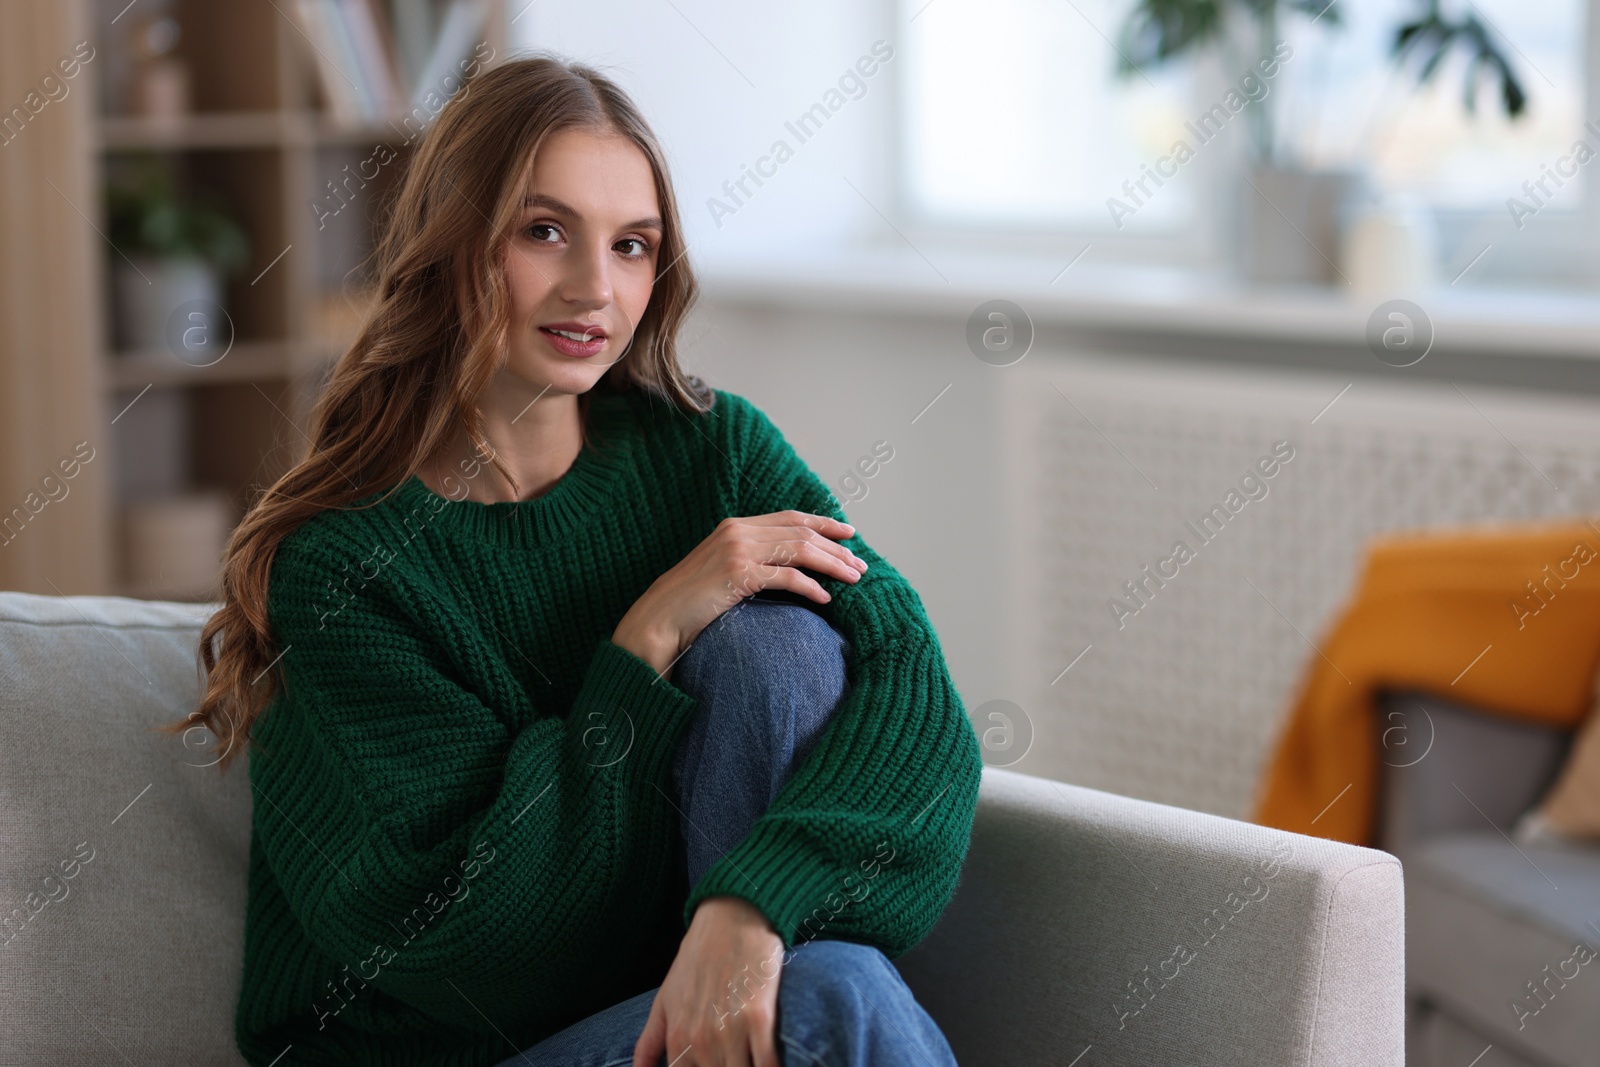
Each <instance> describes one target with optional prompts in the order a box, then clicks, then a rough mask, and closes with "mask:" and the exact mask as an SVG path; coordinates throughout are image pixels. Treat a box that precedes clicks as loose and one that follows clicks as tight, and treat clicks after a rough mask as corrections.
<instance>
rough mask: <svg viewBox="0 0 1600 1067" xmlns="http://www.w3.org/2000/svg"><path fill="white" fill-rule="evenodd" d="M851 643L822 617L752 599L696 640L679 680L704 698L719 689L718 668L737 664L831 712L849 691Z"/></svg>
mask: <svg viewBox="0 0 1600 1067" xmlns="http://www.w3.org/2000/svg"><path fill="white" fill-rule="evenodd" d="M848 649H849V642H848V641H847V640H846V639H845V637H844V635H843V634H841V633H840V632H839V631H838V630H836V629H834V628H833V626H832V625H831V624H829V622H828V620H827V619H825V618H823V617H822V616H821V615H820V614H818V613H817V612H815V611H812V610H811V609H809V608H806V607H804V606H802V605H800V604H793V603H788V602H786V601H780V600H763V599H758V598H750V597H747V598H745V599H744V600H741V601H740V602H739V603H737V604H735V605H734V606H733V607H731V608H729V609H728V610H727V611H725V612H723V613H722V614H721V615H719V616H717V618H715V619H713V620H712V621H711V623H710V624H709V625H708V626H706V628H705V629H704V630H701V631H700V634H699V635H698V636H697V637H696V638H695V639H694V642H693V643H692V644H691V645H690V646H689V650H688V651H687V652H685V653H684V654H683V657H682V659H681V660H680V662H679V664H678V670H677V672H676V674H675V675H674V680H675V681H676V682H677V683H678V684H679V686H680V687H681V688H683V689H684V691H685V692H688V693H690V694H691V695H695V696H698V695H700V693H699V692H697V690H699V689H700V688H701V687H704V686H707V685H712V684H715V681H716V676H717V673H718V672H717V669H716V667H715V666H714V664H716V663H717V662H719V661H720V662H724V663H737V664H738V665H739V669H740V670H741V672H748V673H750V674H753V675H754V676H756V677H758V678H761V679H765V680H770V681H772V682H774V683H781V684H782V686H783V687H784V689H785V690H786V691H787V692H789V693H791V694H795V695H799V694H801V693H808V694H811V695H812V696H813V698H814V699H815V700H816V701H818V702H820V703H824V704H826V705H828V706H831V705H832V704H834V703H836V702H837V701H838V699H839V697H840V696H842V695H843V693H844V690H845V684H846V680H845V658H844V657H845V653H846V652H847V651H848Z"/></svg>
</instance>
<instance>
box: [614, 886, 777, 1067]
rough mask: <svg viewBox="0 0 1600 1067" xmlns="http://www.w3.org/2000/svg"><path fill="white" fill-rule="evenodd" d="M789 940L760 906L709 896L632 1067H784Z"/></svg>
mask: <svg viewBox="0 0 1600 1067" xmlns="http://www.w3.org/2000/svg"><path fill="white" fill-rule="evenodd" d="M782 971H783V939H782V938H780V937H779V936H778V932H777V931H776V930H774V929H773V928H772V924H771V923H770V922H768V921H767V918H766V916H764V915H762V914H761V912H760V911H758V910H757V909H756V908H755V907H754V905H752V904H750V903H749V902H748V901H746V900H743V899H741V898H739V897H707V898H706V899H705V900H703V901H701V902H700V906H699V907H697V908H695V910H694V918H693V920H691V921H690V923H689V932H688V933H686V934H684V936H683V943H682V944H680V945H679V946H678V955H677V957H676V958H675V959H674V960H673V961H672V967H671V968H670V969H669V970H668V971H667V977H666V980H665V981H663V982H662V983H661V988H660V989H658V990H657V991H656V999H655V1002H654V1003H653V1004H651V1005H650V1018H649V1020H648V1021H647V1022H646V1023H645V1025H644V1033H642V1034H640V1035H639V1041H638V1043H637V1044H635V1045H634V1047H633V1067H658V1065H659V1064H660V1063H661V1061H662V1058H663V1056H665V1058H666V1060H667V1061H668V1062H669V1063H670V1064H671V1067H778V1051H777V1045H778V1035H777V1021H778V980H779V979H780V978H781V977H782Z"/></svg>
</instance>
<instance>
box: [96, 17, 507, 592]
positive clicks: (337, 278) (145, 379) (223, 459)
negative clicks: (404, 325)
mask: <svg viewBox="0 0 1600 1067" xmlns="http://www.w3.org/2000/svg"><path fill="white" fill-rule="evenodd" d="M79 2H82V3H85V4H86V5H87V6H88V9H87V16H88V17H87V18H86V20H85V21H86V24H88V25H91V26H92V27H94V30H95V38H94V45H95V48H96V49H97V50H99V51H100V55H101V56H102V57H103V61H102V63H101V65H100V69H99V71H98V73H99V77H100V78H101V99H100V102H99V107H98V110H97V116H96V120H95V122H94V123H93V127H92V130H93V132H92V136H91V141H92V144H91V150H90V159H91V165H92V166H93V167H95V168H96V171H97V180H96V183H95V188H96V189H97V190H98V191H99V193H100V194H101V195H100V196H99V197H98V199H99V203H98V204H97V205H96V206H97V209H98V210H99V212H100V216H101V217H100V219H99V220H98V221H97V223H96V224H97V226H98V227H99V229H101V231H102V232H106V231H107V228H108V223H107V221H106V215H107V208H106V200H105V195H104V194H105V191H106V188H107V183H108V182H110V181H111V180H112V179H113V177H114V175H115V174H117V173H119V169H118V168H123V169H126V167H127V166H128V165H129V161H130V160H131V159H133V158H135V157H137V156H140V155H143V154H146V153H153V154H155V155H156V156H158V157H159V158H161V159H164V160H168V161H170V163H171V165H172V167H173V171H174V173H175V175H176V176H177V178H178V179H179V186H180V188H181V189H182V190H183V191H184V194H185V195H188V194H191V193H194V192H196V191H200V190H204V191H206V192H208V193H210V194H213V195H215V196H216V197H218V198H219V199H220V201H221V202H222V203H223V204H225V206H226V210H227V211H228V213H229V214H230V215H231V216H232V217H233V218H234V219H235V220H236V221H237V222H239V223H240V224H241V225H242V226H243V229H244V231H245V233H246V235H247V237H248V241H249V255H248V261H247V262H246V263H245V265H244V266H243V268H242V269H240V270H239V271H237V273H235V274H234V275H232V276H230V277H228V278H226V279H225V281H224V283H223V287H222V299H221V301H220V303H221V304H222V306H223V307H224V308H225V309H226V312H227V317H228V319H229V320H231V323H232V327H233V331H232V333H233V340H232V344H231V347H229V348H227V350H226V355H224V356H222V357H221V358H220V359H217V360H216V361H215V362H213V363H210V364H209V365H205V366H199V365H194V364H193V363H189V362H185V361H184V360H182V359H180V358H178V356H177V355H175V354H174V353H173V352H171V351H166V350H163V349H162V348H161V347H149V346H146V347H142V348H134V349H131V350H130V349H125V348H123V347H121V346H119V344H118V342H117V337H118V335H117V332H116V331H115V329H114V328H113V325H112V324H113V321H114V316H115V309H116V308H117V306H118V296H117V282H116V277H117V274H118V272H119V271H125V269H126V268H123V267H120V266H119V264H120V263H122V262H124V260H125V257H124V255H123V253H122V252H120V251H119V250H118V249H116V248H114V247H113V246H112V245H111V244H110V243H109V242H107V241H101V242H99V243H98V245H97V248H98V254H99V255H98V262H97V263H96V268H97V271H98V274H99V276H100V284H99V286H98V289H99V294H100V295H99V299H101V301H102V303H103V311H104V315H103V316H102V320H103V321H104V322H105V324H106V328H105V330H104V332H103V334H104V335H103V336H102V338H101V342H100V349H101V351H100V358H101V359H102V360H103V362H104V366H105V369H106V373H105V375H104V380H105V382H106V383H107V384H106V388H107V391H108V394H109V395H108V396H107V397H106V405H105V406H106V409H107V410H108V412H109V413H110V414H109V415H108V417H114V418H115V422H113V424H112V433H113V436H112V438H111V440H110V447H111V452H112V456H113V469H114V474H113V479H112V481H113V488H112V495H113V514H114V515H115V516H116V523H115V528H114V530H113V537H114V540H115V545H114V548H113V553H112V555H113V559H114V560H115V561H116V562H115V565H114V570H113V573H114V575H116V578H115V581H114V587H113V588H112V589H111V590H110V591H111V592H114V593H119V594H122V595H127V596H139V597H158V598H163V599H178V600H209V599H212V598H214V597H215V596H216V595H217V587H216V577H217V571H218V567H217V566H216V565H214V564H215V562H216V561H215V560H214V559H213V558H208V557H214V556H215V555H216V552H217V551H220V545H215V547H212V543H213V542H214V541H216V539H217V538H219V537H222V536H225V533H226V530H227V529H231V526H232V525H233V524H234V523H236V522H237V521H238V518H239V517H240V516H242V514H243V513H244V510H245V508H246V507H247V506H248V505H249V504H250V502H251V501H252V500H253V499H254V498H255V496H256V495H257V494H258V493H259V492H260V490H262V489H264V488H265V487H266V486H267V485H269V484H271V482H272V481H273V480H274V479H275V478H276V477H278V475H280V474H281V473H282V472H283V471H284V470H286V469H287V468H288V466H289V464H290V463H291V462H292V460H293V458H294V457H295V456H296V455H297V454H298V453H299V451H300V449H302V448H304V447H305V441H306V436H305V435H306V432H307V428H308V420H309V414H310V411H311V407H312V404H313V402H314V401H315V399H316V395H317V391H318V389H319V387H320V384H321V382H322V381H323V380H324V379H325V376H326V374H327V372H328V370H329V369H330V368H331V366H332V364H333V362H334V361H335V360H336V359H337V358H338V357H339V356H340V355H341V354H342V353H343V352H344V350H345V349H346V348H347V347H348V345H349V343H350V342H351V341H352V340H353V339H354V336H355V331H356V329H357V326H358V324H359V322H360V320H361V318H362V316H363V315H364V313H365V311H366V309H367V308H368V307H369V306H370V299H371V298H370V283H369V280H368V279H366V278H364V277H363V276H362V273H361V271H360V270H358V269H357V268H358V266H359V265H361V264H362V261H363V260H364V258H365V256H366V255H367V253H368V252H369V251H370V250H371V248H372V246H373V242H374V239H375V236H376V227H377V224H378V221H379V219H380V218H381V214H382V212H383V210H384V209H385V207H386V204H387V199H388V197H389V195H390V194H392V193H393V192H394V190H395V189H396V187H397V184H398V181H399V178H400V175H401V173H402V172H403V168H404V166H405V164H406V161H407V159H408V156H409V152H410V151H411V148H412V147H414V145H415V139H414V138H411V131H412V130H414V129H416V128H418V127H419V126H420V125H422V123H423V121H424V120H426V119H427V118H428V117H429V116H428V112H427V111H426V110H425V109H424V110H421V111H416V112H412V111H411V107H410V101H409V99H405V100H402V102H401V104H400V106H399V108H398V109H396V108H393V107H391V108H389V109H387V110H385V111H383V112H382V113H381V114H380V113H372V112H370V111H369V112H368V113H354V114H353V113H352V110H351V106H350V99H349V97H350V95H351V93H350V92H346V91H343V90H341V92H342V93H343V95H344V96H345V97H346V99H345V100H343V101H340V100H338V99H336V97H337V96H339V95H340V93H334V92H330V91H329V89H328V85H327V79H328V77H329V75H330V72H329V69H328V66H327V65H328V64H329V61H330V58H331V57H333V56H338V55H345V56H346V57H348V53H340V52H338V50H337V49H336V48H335V47H334V45H333V44H332V43H330V42H329V41H327V40H326V39H322V40H319V41H318V46H320V47H318V46H314V45H313V44H312V39H314V38H316V36H317V26H316V25H315V17H316V16H310V17H308V16H307V15H306V14H305V9H306V8H315V7H317V6H318V5H320V6H321V9H322V12H321V15H320V17H321V18H322V19H323V20H324V22H323V29H324V30H325V29H326V19H327V18H328V17H329V15H328V12H329V11H333V10H336V9H337V7H338V5H340V4H354V5H361V4H371V5H373V7H372V9H373V10H375V11H377V12H378V13H379V14H378V17H377V19H376V20H375V23H374V24H375V25H377V26H379V27H380V28H381V29H382V31H383V33H384V34H385V35H386V36H390V35H392V33H393V30H394V28H395V27H396V26H397V25H400V26H403V27H404V28H405V29H409V30H410V31H411V35H410V37H408V38H406V39H405V40H402V41H400V42H399V44H398V45H390V47H391V48H392V51H391V52H390V55H391V56H400V57H405V56H407V55H412V56H415V55H421V54H427V53H428V52H429V51H430V49H429V48H428V44H429V42H428V41H427V40H419V38H418V36H417V32H418V28H419V27H422V28H423V29H424V30H430V29H431V32H432V33H433V34H434V36H433V38H432V45H433V48H432V49H431V51H432V53H433V58H435V59H436V60H437V59H438V57H439V56H440V55H441V54H444V50H445V49H447V48H448V47H450V46H451V45H450V44H449V42H448V40H447V43H446V45H443V46H441V45H440V44H439V41H440V39H448V38H450V35H454V38H455V39H457V40H458V41H459V40H462V39H464V40H466V41H467V44H466V48H467V51H469V52H470V51H472V50H473V49H474V48H478V49H479V53H478V54H479V55H480V56H481V55H483V54H484V52H483V50H482V49H483V47H484V46H487V48H489V49H492V52H490V53H488V55H489V56H490V57H491V58H490V59H489V63H491V64H492V63H493V62H494V61H497V60H499V59H500V58H502V57H503V56H504V55H505V54H506V50H507V35H508V25H507V15H506V10H505V5H504V3H503V2H500V0H493V2H491V0H442V2H437V3H435V2H433V0H387V2H385V0H309V2H307V0H230V2H229V3H227V4H212V3H205V2H201V0H142V2H141V3H140V4H139V5H138V6H137V7H129V6H127V5H126V0H79ZM479 2H481V4H482V7H483V11H482V13H481V16H478V17H474V15H473V13H472V12H470V11H468V10H467V7H468V5H469V4H470V3H479ZM119 12H120V14H119ZM162 17H166V18H170V19H171V20H173V21H172V22H168V23H165V24H163V25H162V26H159V27H153V26H152V24H153V23H155V22H156V21H157V20H159V19H160V18H162ZM480 18H481V21H480ZM308 19H309V21H308ZM174 24H175V25H176V27H177V29H178V33H177V34H176V43H175V44H170V42H171V39H172V36H173V35H172V33H171V29H172V26H173V25H174ZM308 29H309V30H310V31H311V32H310V33H308V32H307V31H308ZM163 31H164V32H165V35H166V36H165V40H167V41H168V42H169V50H168V51H167V53H166V55H165V59H166V60H167V61H169V65H177V66H180V67H181V68H182V70H183V77H182V80H183V81H184V82H185V83H186V85H187V91H186V92H185V93H182V94H181V96H182V97H187V106H184V107H180V108H177V109H173V108H168V109H166V110H165V111H164V112H163V111H161V110H159V109H157V111H156V113H154V114H149V113H136V112H137V111H138V110H139V108H140V107H141V106H144V107H146V108H148V107H149V105H139V104H136V103H135V101H136V100H138V99H141V97H140V95H139V93H138V92H137V91H136V90H138V88H139V87H140V85H141V82H140V81H139V75H138V74H137V73H136V72H137V71H138V70H140V69H141V66H140V64H141V62H142V63H144V64H149V63H150V59H149V58H148V56H149V53H148V52H146V53H145V58H144V59H143V60H140V59H139V58H137V49H138V48H140V47H141V46H143V45H146V44H147V43H148V42H149V41H151V40H152V39H155V38H156V37H158V36H159V35H160V33H162V32H163ZM468 33H470V37H466V38H464V37H463V35H464V34H468ZM391 40H392V36H391ZM348 43H349V42H348V40H347V41H345V42H344V44H345V45H346V46H348ZM369 43H370V42H369ZM419 44H420V45H421V46H422V48H423V51H422V52H419V51H418V46H419ZM319 52H320V53H321V54H320V55H319ZM365 58H367V59H368V60H369V61H370V60H371V59H372V55H371V52H370V49H369V50H368V52H367V54H366V57H365ZM335 65H337V61H335ZM145 69H147V68H145ZM369 69H370V68H369ZM395 69H397V71H398V75H399V76H398V79H397V83H396V84H397V87H401V86H403V85H404V84H405V82H406V81H407V80H408V79H409V77H410V73H411V72H410V71H408V70H407V69H406V67H405V59H404V58H402V59H401V60H400V61H399V63H398V64H397V67H396V68H395ZM349 73H351V74H352V75H354V77H353V78H352V81H359V82H360V83H361V84H362V85H363V86H364V85H366V84H367V83H366V80H365V79H364V78H362V72H361V71H357V70H351V71H350V72H349ZM419 77H420V75H419ZM152 80H154V79H152ZM402 91H404V90H403V89H402ZM404 95H405V97H409V96H410V93H409V92H405V93H404ZM390 97H391V99H396V100H399V99H401V98H400V96H398V95H397V94H393V93H391V94H390ZM368 102H369V103H370V100H369V101H368ZM341 105H342V106H341ZM419 116H420V117H421V118H420V119H419ZM408 118H409V120H410V125H406V124H405V123H406V120H407V119H408ZM408 140H410V142H411V143H410V144H407V141H408ZM379 145H386V146H388V149H389V151H391V152H393V154H394V157H395V158H394V159H393V160H392V161H390V162H387V163H385V164H384V165H383V166H382V167H381V168H378V173H377V175H376V176H375V177H373V178H371V179H369V180H367V181H366V182H365V186H364V187H363V188H361V189H360V191H359V193H358V194H357V195H356V196H355V197H353V198H351V199H350V201H349V203H347V204H344V205H343V206H342V207H341V208H340V210H338V211H337V212H333V213H326V212H324V217H322V218H320V219H319V214H318V212H317V211H316V210H315V209H314V208H313V206H312V205H313V204H314V203H315V202H317V201H319V200H324V199H325V198H328V197H330V196H331V194H330V192H329V189H328V187H327V184H326V183H328V182H330V181H334V182H338V181H339V180H340V179H341V178H342V177H343V176H344V174H345V173H346V172H345V171H344V168H345V167H346V166H349V167H350V168H351V169H352V170H354V169H356V168H357V167H358V166H359V165H360V164H361V162H362V161H363V160H367V159H369V158H370V157H371V156H372V154H373V152H374V150H375V149H376V148H377V146H379ZM326 202H328V203H333V202H334V201H331V200H327V201H326ZM319 223H320V225H319ZM134 258H138V257H134ZM161 310H162V309H161V308H159V307H158V308H157V312H158V313H159V312H160V311H161ZM186 509H187V510H186ZM164 524H165V525H164Z"/></svg>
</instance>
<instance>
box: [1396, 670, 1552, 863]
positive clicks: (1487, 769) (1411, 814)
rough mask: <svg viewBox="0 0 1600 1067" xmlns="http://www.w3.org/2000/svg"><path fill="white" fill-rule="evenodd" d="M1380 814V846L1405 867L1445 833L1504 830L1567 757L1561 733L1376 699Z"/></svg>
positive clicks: (1416, 698) (1400, 699) (1411, 700)
mask: <svg viewBox="0 0 1600 1067" xmlns="http://www.w3.org/2000/svg"><path fill="white" fill-rule="evenodd" d="M1377 704H1378V707H1377V713H1378V722H1377V730H1378V740H1377V748H1378V750H1379V759H1380V760H1381V761H1382V762H1383V764H1384V766H1383V768H1382V770H1383V778H1382V793H1383V809H1382V815H1381V820H1380V821H1381V825H1380V836H1379V846H1380V847H1381V848H1383V849H1384V850H1385V851H1386V852H1390V853H1392V854H1394V855H1395V856H1398V857H1399V858H1400V860H1401V862H1402V863H1405V862H1408V861H1409V859H1410V855H1411V849H1412V848H1413V847H1414V846H1415V845H1416V844H1418V843H1420V842H1423V841H1427V840H1428V839H1429V838H1432V837H1434V836H1437V835H1438V834H1441V833H1445V832H1448V831H1452V830H1482V829H1488V828H1489V827H1490V826H1491V825H1493V826H1498V827H1501V828H1502V829H1504V830H1507V831H1508V832H1509V831H1510V829H1511V828H1512V827H1513V826H1514V825H1515V824H1516V822H1517V820H1518V817H1519V816H1521V815H1522V814H1523V813H1524V812H1526V811H1527V810H1528V809H1529V808H1530V807H1532V806H1533V805H1534V804H1535V803H1536V802H1537V801H1538V799H1539V796H1540V795H1541V794H1542V793H1543V792H1544V791H1545V790H1546V789H1548V788H1549V786H1550V783H1551V781H1552V780H1553V779H1554V778H1555V776H1556V774H1557V772H1558V771H1559V769H1560V767H1561V763H1562V760H1563V759H1565V758H1566V752H1567V744H1568V733H1567V731H1565V730H1562V729H1559V728H1554V727H1548V726H1540V725H1538V724H1535V723H1528V722H1520V721H1518V720H1516V719H1510V718H1506V717H1505V716H1502V715H1495V714H1491V713H1488V712H1485V711H1482V710H1480V709H1477V708H1472V707H1468V706H1466V705H1463V704H1459V703H1455V702H1452V701H1448V700H1442V699H1440V698H1439V697H1436V696H1432V695H1430V694H1427V693H1416V692H1394V693H1384V694H1382V695H1380V697H1379V699H1378V702H1377Z"/></svg>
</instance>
